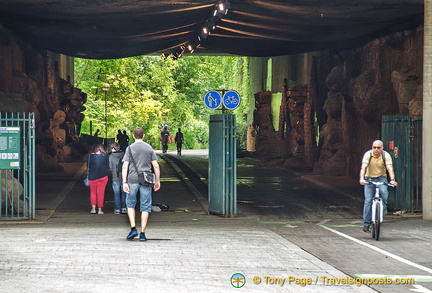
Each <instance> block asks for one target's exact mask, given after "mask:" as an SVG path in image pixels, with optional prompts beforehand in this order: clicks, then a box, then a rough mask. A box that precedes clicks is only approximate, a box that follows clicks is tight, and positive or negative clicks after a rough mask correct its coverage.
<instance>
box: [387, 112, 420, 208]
mask: <svg viewBox="0 0 432 293" xmlns="http://www.w3.org/2000/svg"><path fill="white" fill-rule="evenodd" d="M381 129H382V140H383V142H384V149H385V150H386V151H387V152H389V153H390V155H391V156H392V159H393V167H394V170H395V176H396V181H397V182H398V186H397V187H396V188H389V199H388V209H389V210H407V211H410V212H415V211H421V190H422V189H421V178H422V174H421V172H422V160H421V154H422V120H421V118H419V117H415V118H413V119H411V118H410V117H409V115H385V116H383V119H382V124H381Z"/></svg>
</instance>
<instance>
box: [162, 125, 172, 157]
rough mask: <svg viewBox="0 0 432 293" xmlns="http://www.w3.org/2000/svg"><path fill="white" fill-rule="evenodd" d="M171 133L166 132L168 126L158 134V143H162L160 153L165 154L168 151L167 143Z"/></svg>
mask: <svg viewBox="0 0 432 293" xmlns="http://www.w3.org/2000/svg"><path fill="white" fill-rule="evenodd" d="M170 135H171V133H170V132H169V131H168V126H166V125H165V126H164V127H163V129H162V131H161V133H160V141H161V143H162V153H166V152H167V150H168V141H169V137H170Z"/></svg>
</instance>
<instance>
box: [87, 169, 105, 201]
mask: <svg viewBox="0 0 432 293" xmlns="http://www.w3.org/2000/svg"><path fill="white" fill-rule="evenodd" d="M89 182H90V205H92V206H93V205H97V206H98V208H103V205H104V199H105V187H106V186H107V183H108V176H105V177H102V178H99V179H96V180H89Z"/></svg>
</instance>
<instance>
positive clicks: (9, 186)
mask: <svg viewBox="0 0 432 293" xmlns="http://www.w3.org/2000/svg"><path fill="white" fill-rule="evenodd" d="M0 180H1V191H0V220H21V219H34V217H35V193H36V192H35V118H34V113H0Z"/></svg>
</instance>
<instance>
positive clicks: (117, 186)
mask: <svg viewBox="0 0 432 293" xmlns="http://www.w3.org/2000/svg"><path fill="white" fill-rule="evenodd" d="M119 131H120V130H119ZM110 149H111V154H110V155H109V168H110V170H111V175H112V189H113V192H114V214H116V215H119V214H120V211H121V213H122V214H127V210H126V193H125V192H124V191H123V187H122V182H121V180H122V175H121V173H122V160H123V156H124V152H123V151H122V150H120V144H118V143H116V142H113V143H112V144H111V145H110Z"/></svg>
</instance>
